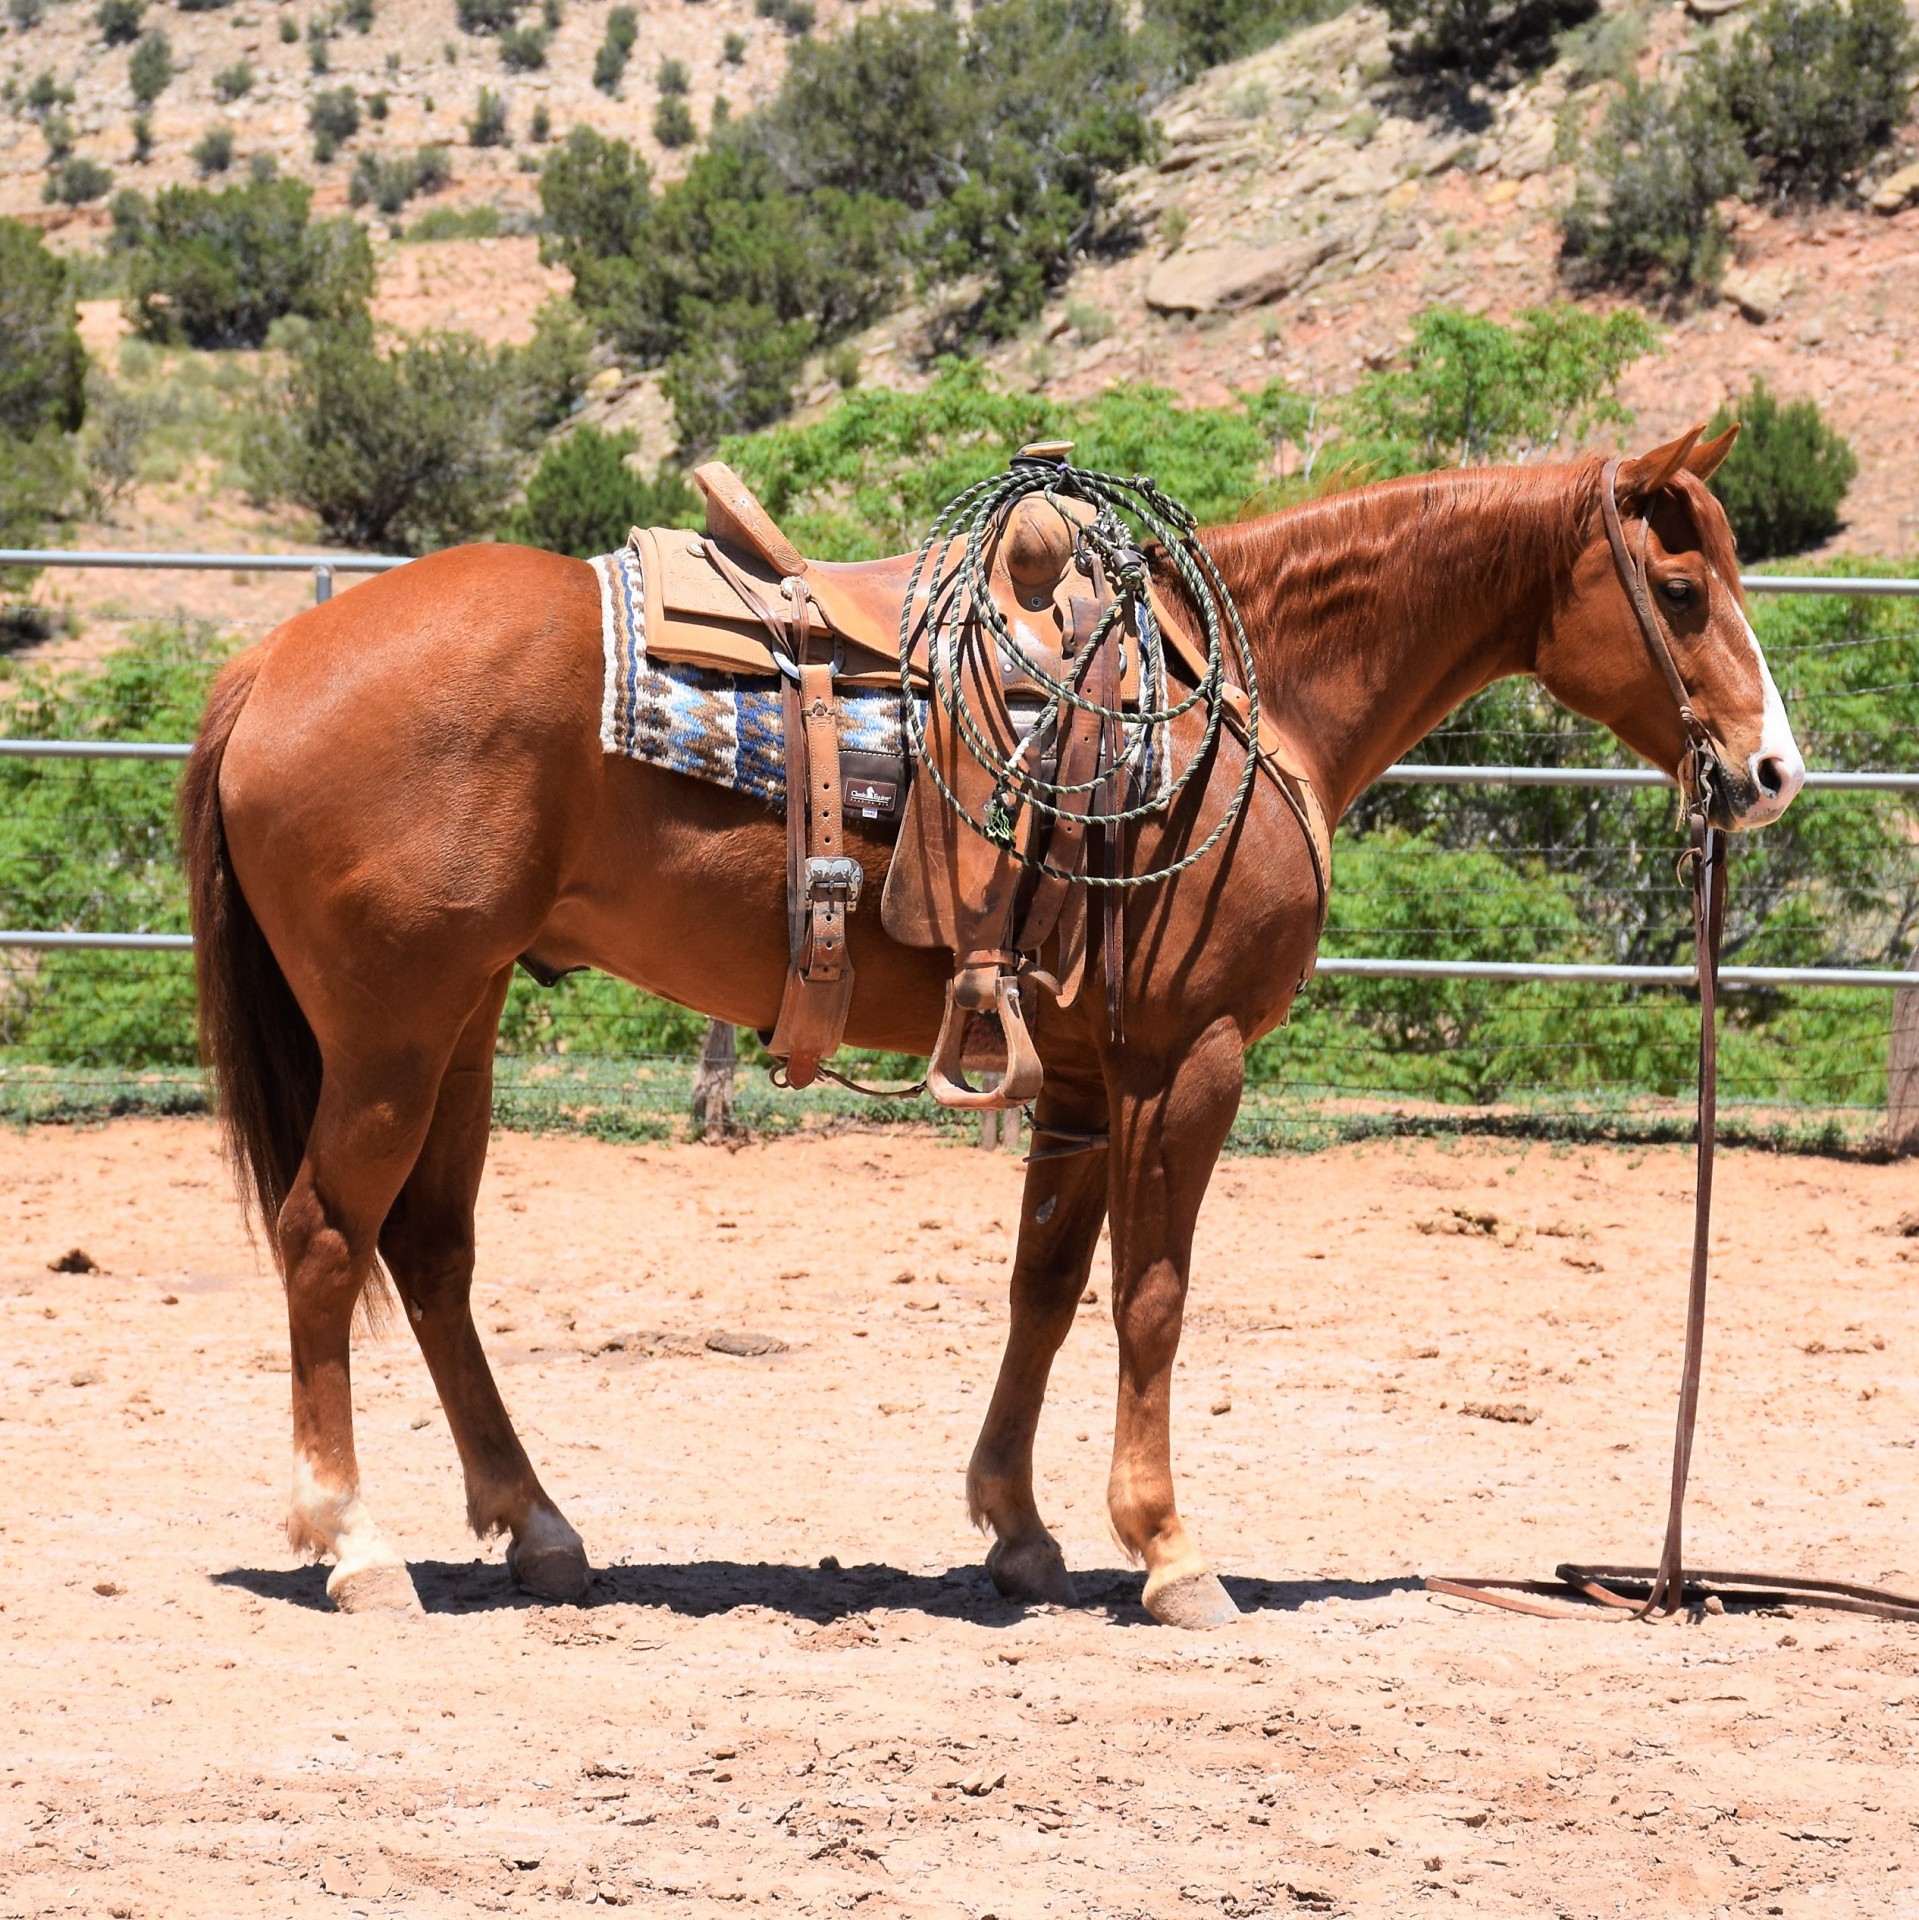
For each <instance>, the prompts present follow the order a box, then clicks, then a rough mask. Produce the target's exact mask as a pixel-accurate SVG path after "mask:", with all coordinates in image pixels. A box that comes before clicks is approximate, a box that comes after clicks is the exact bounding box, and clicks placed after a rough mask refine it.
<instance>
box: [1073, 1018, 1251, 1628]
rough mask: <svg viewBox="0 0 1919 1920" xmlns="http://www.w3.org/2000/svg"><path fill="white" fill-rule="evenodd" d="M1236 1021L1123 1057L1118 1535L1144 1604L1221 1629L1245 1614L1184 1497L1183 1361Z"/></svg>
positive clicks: (1111, 1497)
mask: <svg viewBox="0 0 1919 1920" xmlns="http://www.w3.org/2000/svg"><path fill="white" fill-rule="evenodd" d="M1244 1071H1245V1051H1244V1047H1243V1044H1242V1042H1241V1039H1240V1034H1239V1029H1238V1028H1237V1027H1236V1026H1235V1025H1234V1024H1232V1023H1231V1022H1230V1021H1226V1020H1220V1021H1217V1022H1215V1024H1214V1025H1213V1026H1211V1027H1209V1028H1208V1029H1207V1030H1206V1031H1205V1032H1204V1033H1203V1034H1201V1035H1200V1036H1199V1038H1198V1039H1197V1040H1196V1041H1194V1042H1193V1043H1192V1044H1191V1045H1190V1046H1189V1047H1187V1048H1186V1049H1185V1050H1184V1051H1182V1052H1177V1053H1175V1052H1171V1051H1169V1052H1168V1053H1167V1054H1165V1055H1163V1056H1161V1057H1160V1058H1158V1059H1156V1060H1146V1059H1141V1058H1140V1057H1138V1055H1137V1054H1135V1053H1134V1052H1132V1050H1130V1049H1129V1050H1128V1051H1127V1052H1126V1053H1124V1054H1122V1055H1121V1056H1120V1057H1119V1058H1118V1059H1116V1060H1115V1061H1114V1063H1113V1068H1112V1072H1113V1080H1114V1097H1113V1144H1112V1148H1111V1151H1110V1153H1109V1155H1108V1159H1109V1162H1110V1165H1109V1167H1108V1178H1109V1182H1110V1199H1109V1205H1110V1208H1111V1212H1112V1218H1113V1322H1114V1325H1115V1327H1116V1328H1117V1329H1118V1333H1119V1410H1118V1415H1117V1418H1116V1420H1115V1422H1114V1431H1113V1471H1112V1478H1111V1480H1110V1481H1109V1482H1108V1486H1107V1504H1108V1507H1109V1510H1110V1512H1111V1514H1112V1517H1113V1527H1114V1530H1115V1532H1116V1533H1117V1534H1118V1536H1119V1539H1120V1543H1121V1545H1123V1546H1124V1547H1125V1548H1127V1550H1128V1551H1129V1552H1131V1553H1132V1554H1133V1555H1135V1556H1136V1557H1137V1558H1139V1559H1141V1560H1144V1561H1145V1563H1146V1592H1145V1603H1146V1610H1147V1611H1148V1612H1149V1613H1150V1614H1152V1616H1153V1617H1154V1618H1155V1619H1156V1620H1163V1621H1164V1622H1166V1624H1167V1625H1169V1626H1177V1627H1212V1626H1223V1625H1224V1624H1225V1623H1226V1622H1228V1621H1230V1620H1233V1619H1236V1618H1237V1617H1238V1613H1239V1609H1238V1608H1237V1607H1235V1606H1234V1605H1233V1603H1232V1600H1231V1599H1230V1598H1229V1597H1228V1595H1227V1592H1226V1589H1225V1588H1224V1587H1223V1586H1221V1585H1220V1583H1219V1581H1218V1579H1217V1577H1216V1576H1215V1575H1214V1574H1213V1572H1212V1570H1211V1569H1210V1568H1209V1567H1208V1566H1207V1564H1206V1560H1205V1557H1204V1556H1203V1555H1202V1554H1201V1553H1200V1551H1199V1548H1198V1547H1197V1546H1196V1545H1195V1544H1194V1543H1193V1540H1192V1537H1191V1536H1190V1535H1189V1534H1188V1533H1187V1531H1186V1526H1185V1523H1184V1522H1183V1521H1182V1520H1181V1519H1180V1517H1179V1509H1178V1507H1177V1505H1176V1504H1175V1502H1174V1499H1173V1462H1172V1416H1173V1361H1174V1358H1175V1357H1176V1356H1177V1354H1178V1352H1179V1333H1180V1322H1181V1319H1182V1316H1183V1315H1184V1313H1185V1308H1186V1283H1187V1280H1188V1277H1189V1275H1190V1273H1191V1268H1192V1257H1193V1228H1194V1225H1195V1223H1196V1222H1197V1221H1198V1218H1199V1207H1200V1202H1201V1200H1202V1199H1204V1197H1205V1194H1206V1186H1207V1183H1208V1181H1210V1180H1211V1178H1212V1174H1213V1166H1214V1163H1215V1162H1216V1161H1217V1160H1218V1158H1219V1151H1220V1148H1221V1147H1223V1146H1224V1145H1225V1144H1226V1135H1227V1133H1228V1131H1229V1130H1230V1129H1231V1127H1232V1124H1233V1115H1234V1113H1235V1112H1236V1111H1237V1110H1238V1106H1239V1095H1240V1087H1241V1082H1242V1079H1243V1076H1244Z"/></svg>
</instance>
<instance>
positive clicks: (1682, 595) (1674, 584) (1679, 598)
mask: <svg viewBox="0 0 1919 1920" xmlns="http://www.w3.org/2000/svg"><path fill="white" fill-rule="evenodd" d="M1660 592H1662V593H1663V594H1664V595H1665V596H1666V598H1667V599H1668V600H1670V601H1671V602H1672V604H1673V605H1674V606H1675V607H1684V606H1688V605H1690V604H1691V602H1692V582H1691V581H1690V580H1685V579H1673V580H1668V581H1666V582H1665V583H1664V584H1663V585H1662V586H1661V588H1660Z"/></svg>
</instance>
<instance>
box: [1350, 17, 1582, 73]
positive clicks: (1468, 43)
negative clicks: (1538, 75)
mask: <svg viewBox="0 0 1919 1920" xmlns="http://www.w3.org/2000/svg"><path fill="white" fill-rule="evenodd" d="M1597 11H1598V4H1597V0H1386V17H1387V19H1388V20H1389V21H1391V23H1392V25H1393V27H1394V29H1395V32H1394V35H1393V61H1394V64H1395V65H1396V66H1398V67H1399V68H1400V70H1401V71H1402V72H1405V73H1417V74H1430V75H1433V76H1435V77H1440V78H1445V79H1463V80H1489V79H1512V78H1516V77H1517V76H1518V75H1519V74H1521V73H1525V72H1529V71H1530V70H1531V69H1533V68H1535V67H1539V66H1543V65H1544V64H1545V63H1546V62H1547V61H1548V60H1550V59H1551V58H1552V55H1553V40H1554V36H1555V35H1557V34H1560V33H1563V32H1564V31H1565V30H1566V29H1567V28H1568V27H1574V26H1577V25H1579V24H1580V22H1582V21H1585V20H1589V19H1591V18H1592V16H1593V15H1594V14H1595V13H1596V12H1597Z"/></svg>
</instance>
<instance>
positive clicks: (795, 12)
mask: <svg viewBox="0 0 1919 1920" xmlns="http://www.w3.org/2000/svg"><path fill="white" fill-rule="evenodd" d="M753 11H754V12H755V13H757V14H758V15H759V16H760V18H761V19H762V20H776V21H778V23H779V24H780V25H781V26H782V27H784V28H785V29H786V31H787V32H788V33H791V34H795V35H797V34H803V33H811V32H812V31H813V19H814V15H815V13H816V11H817V9H816V8H815V7H814V5H813V0H753Z"/></svg>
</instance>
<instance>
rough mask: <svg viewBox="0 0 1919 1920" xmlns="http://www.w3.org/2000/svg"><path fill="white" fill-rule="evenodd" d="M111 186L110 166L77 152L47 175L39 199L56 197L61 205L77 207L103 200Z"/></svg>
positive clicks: (53, 198)
mask: <svg viewBox="0 0 1919 1920" xmlns="http://www.w3.org/2000/svg"><path fill="white" fill-rule="evenodd" d="M112 188H113V169H112V168H111V167H108V166H103V165H102V164H101V163H100V162H99V161H98V160H95V159H94V158H93V157H92V156H91V155H90V154H85V153H76V154H71V155H69V156H68V157H67V158H66V159H65V160H63V161H62V162H61V163H60V165H59V166H58V167H56V168H55V169H54V170H53V172H52V173H50V174H49V175H48V176H47V183H46V185H45V186H44V187H42V188H41V190H40V193H41V198H42V199H45V200H57V201H58V202H59V203H60V204H61V205H62V206H64V207H79V206H84V205H85V204H86V203H87V202H88V201H89V200H101V199H104V198H105V197H106V195H107V194H108V193H109V192H111V191H112Z"/></svg>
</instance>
